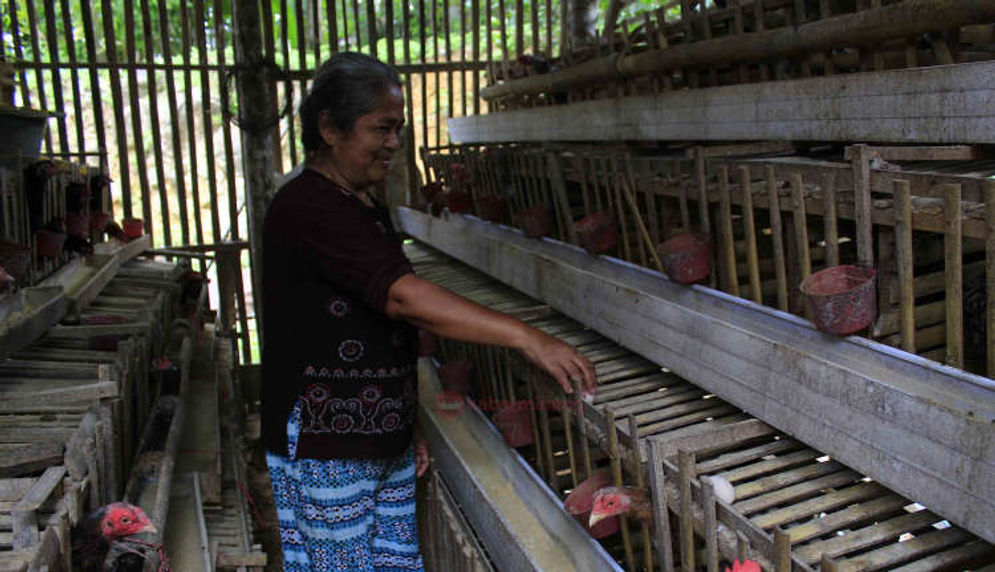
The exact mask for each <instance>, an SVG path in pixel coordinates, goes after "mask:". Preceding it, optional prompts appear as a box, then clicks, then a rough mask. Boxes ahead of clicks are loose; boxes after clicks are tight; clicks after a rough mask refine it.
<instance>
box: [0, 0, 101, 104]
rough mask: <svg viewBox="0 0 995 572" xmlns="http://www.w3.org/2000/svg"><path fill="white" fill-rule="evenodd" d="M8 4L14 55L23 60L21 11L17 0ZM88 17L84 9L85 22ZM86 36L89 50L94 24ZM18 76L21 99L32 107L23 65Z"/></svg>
mask: <svg viewBox="0 0 995 572" xmlns="http://www.w3.org/2000/svg"><path fill="white" fill-rule="evenodd" d="M87 3H88V0H81V4H83V5H84V6H86V5H87ZM8 6H9V12H8V13H9V14H10V34H11V41H12V43H13V45H14V57H15V58H17V61H21V62H23V61H24V59H25V58H24V46H22V45H21V23H20V21H19V20H20V19H19V18H18V16H17V15H18V13H19V11H18V9H17V0H10V2H9V3H8ZM88 19H89V11H88V10H86V11H84V14H83V22H84V23H86V21H87V20H88ZM86 37H87V49H88V50H89V49H90V47H91V46H92V44H93V42H94V41H95V40H94V38H95V36H94V35H93V26H92V24H91V26H90V29H89V31H88V32H87V34H86ZM89 59H90V61H91V62H92V61H94V60H96V59H97V58H96V57H94V56H93V55H91V56H90V58H89ZM18 76H19V78H20V86H21V88H20V89H19V90H18V93H20V95H21V100H22V102H23V104H24V106H25V107H30V106H31V89H30V87H29V86H28V76H27V73H25V71H24V68H23V67H22V68H19V69H18ZM93 83H94V84H95V83H96V82H93Z"/></svg>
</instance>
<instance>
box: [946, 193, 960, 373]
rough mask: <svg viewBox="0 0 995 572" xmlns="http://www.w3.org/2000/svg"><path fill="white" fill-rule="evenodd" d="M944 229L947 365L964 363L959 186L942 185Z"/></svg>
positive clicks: (955, 365)
mask: <svg viewBox="0 0 995 572" xmlns="http://www.w3.org/2000/svg"><path fill="white" fill-rule="evenodd" d="M943 197H944V199H943V214H944V218H945V219H946V225H945V226H946V231H945V233H944V236H943V250H944V259H945V261H944V274H945V276H946V293H945V294H946V303H947V327H946V329H947V360H946V363H947V365H952V366H954V367H959V368H963V367H964V306H963V305H962V301H963V298H964V297H963V292H964V260H963V256H962V253H961V248H962V244H963V233H962V232H961V225H962V218H961V202H960V199H961V188H960V185H946V186H945V187H944V193H943Z"/></svg>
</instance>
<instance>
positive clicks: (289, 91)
mask: <svg viewBox="0 0 995 572" xmlns="http://www.w3.org/2000/svg"><path fill="white" fill-rule="evenodd" d="M342 5H343V6H345V0H342ZM289 18H290V10H289V8H288V7H287V0H280V47H281V49H282V51H283V69H284V70H285V71H287V72H288V74H287V81H286V83H284V84H283V92H284V95H285V96H286V97H287V98H290V99H291V100H293V99H294V97H295V95H294V82H293V80H291V79H290V74H289V72H290V22H289V21H288V20H289ZM346 42H347V45H346V49H349V46H348V40H346ZM296 131H297V127H296V123H294V116H293V115H291V116H289V117H287V139H288V140H289V142H290V166H291V167H293V166H294V165H296V164H297V133H296ZM194 172H196V169H194ZM195 196H196V193H195ZM198 220H199V219H198Z"/></svg>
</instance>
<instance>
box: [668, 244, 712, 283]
mask: <svg viewBox="0 0 995 572" xmlns="http://www.w3.org/2000/svg"><path fill="white" fill-rule="evenodd" d="M656 251H657V254H659V255H660V262H661V263H662V264H663V271H664V272H665V273H666V274H667V276H669V277H670V279H671V280H673V281H674V282H677V283H678V284H692V283H694V282H697V281H699V280H701V279H703V278H706V277H708V275H709V273H711V271H712V254H711V248H710V241H709V239H708V236H706V235H704V234H697V233H690V234H682V235H679V236H675V237H674V238H671V239H669V240H667V241H665V242H664V243H663V244H661V245H660V246H658V247H657V249H656Z"/></svg>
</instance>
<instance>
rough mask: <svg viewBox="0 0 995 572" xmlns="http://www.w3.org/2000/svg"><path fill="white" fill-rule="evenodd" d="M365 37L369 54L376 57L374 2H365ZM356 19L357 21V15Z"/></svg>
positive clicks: (375, 14) (375, 9) (375, 11)
mask: <svg viewBox="0 0 995 572" xmlns="http://www.w3.org/2000/svg"><path fill="white" fill-rule="evenodd" d="M365 4H366V39H367V41H368V43H369V46H370V55H371V56H373V57H377V8H376V2H366V3H365ZM356 21H357V22H359V17H358V16H357V18H356Z"/></svg>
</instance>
